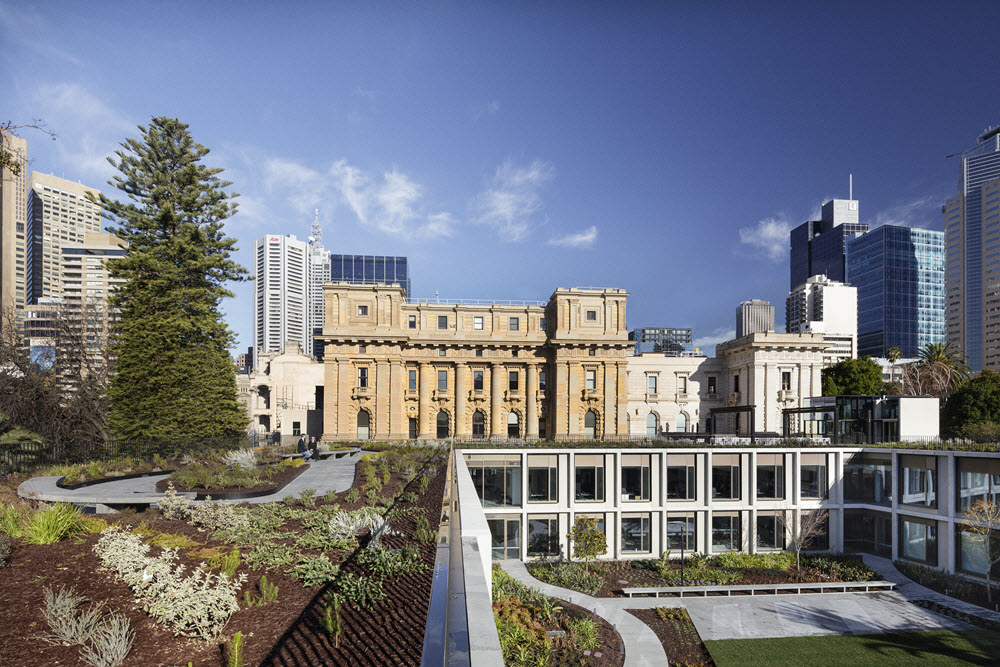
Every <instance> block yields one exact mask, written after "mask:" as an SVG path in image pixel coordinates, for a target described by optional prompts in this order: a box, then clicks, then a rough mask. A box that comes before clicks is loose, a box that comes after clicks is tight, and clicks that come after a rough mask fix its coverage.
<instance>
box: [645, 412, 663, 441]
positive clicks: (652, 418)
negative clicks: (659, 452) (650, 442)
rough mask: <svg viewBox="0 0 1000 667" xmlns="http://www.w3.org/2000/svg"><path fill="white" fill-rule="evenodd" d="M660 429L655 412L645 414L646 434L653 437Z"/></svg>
mask: <svg viewBox="0 0 1000 667" xmlns="http://www.w3.org/2000/svg"><path fill="white" fill-rule="evenodd" d="M659 430H660V420H659V419H658V418H657V416H656V414H655V413H653V412H650V413H649V414H648V415H646V435H647V436H649V437H651V438H653V437H656V434H657V433H658V432H659Z"/></svg>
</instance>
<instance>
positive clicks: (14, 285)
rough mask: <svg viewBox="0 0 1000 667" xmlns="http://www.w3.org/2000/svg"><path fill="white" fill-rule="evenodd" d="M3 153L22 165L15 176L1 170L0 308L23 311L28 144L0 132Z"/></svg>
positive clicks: (6, 170) (8, 171)
mask: <svg viewBox="0 0 1000 667" xmlns="http://www.w3.org/2000/svg"><path fill="white" fill-rule="evenodd" d="M0 142H2V144H3V149H4V150H5V151H9V152H10V153H11V154H13V155H14V156H15V157H16V159H17V160H18V161H19V162H20V164H21V171H20V173H19V174H18V175H16V176H15V175H14V173H13V172H12V171H11V170H10V169H2V170H0V178H2V182H0V307H2V308H9V307H12V306H13V307H14V308H15V309H16V310H23V309H24V304H25V303H27V301H26V298H25V291H24V288H25V267H26V266H27V260H26V258H25V255H26V252H25V241H24V239H25V217H26V213H27V209H28V206H27V197H28V194H27V182H28V142H27V141H25V140H24V139H21V138H20V137H15V136H14V135H12V134H10V133H8V132H4V131H2V130H0Z"/></svg>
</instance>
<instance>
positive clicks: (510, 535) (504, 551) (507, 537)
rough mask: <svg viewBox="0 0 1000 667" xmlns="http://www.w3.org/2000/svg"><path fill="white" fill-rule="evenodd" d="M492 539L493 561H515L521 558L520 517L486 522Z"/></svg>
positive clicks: (495, 518) (499, 518) (491, 519)
mask: <svg viewBox="0 0 1000 667" xmlns="http://www.w3.org/2000/svg"><path fill="white" fill-rule="evenodd" d="M486 523H487V525H488V526H489V528H490V537H491V538H492V543H493V544H492V547H493V560H517V559H519V558H520V557H521V519H520V517H516V516H513V517H493V518H489V519H487V520H486Z"/></svg>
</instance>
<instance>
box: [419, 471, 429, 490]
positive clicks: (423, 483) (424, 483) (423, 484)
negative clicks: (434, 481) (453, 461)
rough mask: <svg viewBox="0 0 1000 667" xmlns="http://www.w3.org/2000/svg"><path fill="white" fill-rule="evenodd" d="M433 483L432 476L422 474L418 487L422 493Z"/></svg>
mask: <svg viewBox="0 0 1000 667" xmlns="http://www.w3.org/2000/svg"><path fill="white" fill-rule="evenodd" d="M430 484H431V478H430V477H428V476H427V475H421V476H420V481H418V482H417V488H418V489H420V493H424V492H425V491H427V487H428V486H430Z"/></svg>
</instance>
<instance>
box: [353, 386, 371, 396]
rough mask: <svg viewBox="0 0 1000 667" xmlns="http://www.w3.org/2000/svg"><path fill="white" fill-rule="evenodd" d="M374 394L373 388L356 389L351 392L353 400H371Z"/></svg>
mask: <svg viewBox="0 0 1000 667" xmlns="http://www.w3.org/2000/svg"><path fill="white" fill-rule="evenodd" d="M374 394H375V392H374V391H373V390H372V388H371V387H355V388H354V389H352V390H351V398H371V397H372V396H374Z"/></svg>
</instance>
